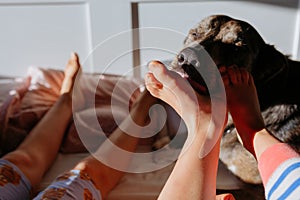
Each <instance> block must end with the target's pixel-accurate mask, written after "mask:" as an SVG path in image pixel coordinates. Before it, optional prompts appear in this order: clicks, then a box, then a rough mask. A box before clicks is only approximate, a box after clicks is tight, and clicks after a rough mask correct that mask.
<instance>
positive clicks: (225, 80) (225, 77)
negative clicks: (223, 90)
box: [222, 74, 230, 87]
mask: <svg viewBox="0 0 300 200" xmlns="http://www.w3.org/2000/svg"><path fill="white" fill-rule="evenodd" d="M222 79H223V83H224V85H225V87H227V86H229V85H230V79H229V75H228V74H224V75H222Z"/></svg>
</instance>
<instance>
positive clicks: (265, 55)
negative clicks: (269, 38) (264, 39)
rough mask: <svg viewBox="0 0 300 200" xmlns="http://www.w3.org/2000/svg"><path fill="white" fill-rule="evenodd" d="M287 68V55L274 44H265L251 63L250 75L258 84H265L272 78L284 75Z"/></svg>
mask: <svg viewBox="0 0 300 200" xmlns="http://www.w3.org/2000/svg"><path fill="white" fill-rule="evenodd" d="M287 69H288V64H287V57H286V56H285V55H283V54H282V53H281V52H279V51H278V50H276V49H275V48H274V46H271V45H268V44H265V45H264V46H263V47H262V48H261V49H260V51H259V53H258V56H257V59H256V61H255V63H253V68H252V71H251V73H252V75H253V77H254V80H255V82H256V83H257V84H258V85H265V84H267V83H269V82H270V81H272V80H275V79H277V78H279V77H282V76H285V75H286V72H287Z"/></svg>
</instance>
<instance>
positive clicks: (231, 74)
mask: <svg viewBox="0 0 300 200" xmlns="http://www.w3.org/2000/svg"><path fill="white" fill-rule="evenodd" d="M227 71H228V77H229V80H230V82H231V83H232V84H237V83H238V78H237V73H236V70H235V69H234V67H229V68H228V70H227Z"/></svg>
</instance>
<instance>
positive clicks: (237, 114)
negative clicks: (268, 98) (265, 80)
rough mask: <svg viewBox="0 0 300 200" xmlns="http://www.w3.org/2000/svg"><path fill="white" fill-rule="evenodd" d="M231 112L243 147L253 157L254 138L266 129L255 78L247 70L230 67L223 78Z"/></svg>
mask: <svg viewBox="0 0 300 200" xmlns="http://www.w3.org/2000/svg"><path fill="white" fill-rule="evenodd" d="M223 80H224V84H225V89H226V94H227V104H228V109H229V112H230V113H231V115H232V118H233V122H234V124H235V126H236V128H237V130H238V133H239V135H240V136H241V138H242V141H243V145H244V146H245V148H246V149H247V150H248V151H250V152H251V153H252V154H253V155H255V154H254V148H253V138H254V135H255V133H256V132H257V131H260V130H261V129H263V128H264V127H265V125H264V121H263V118H262V115H261V111H260V106H259V102H258V97H257V93H256V88H255V85H254V81H253V78H252V76H251V74H250V73H249V72H247V71H246V70H245V69H238V68H234V67H230V68H228V70H227V75H225V76H224V77H223Z"/></svg>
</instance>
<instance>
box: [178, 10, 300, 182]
mask: <svg viewBox="0 0 300 200" xmlns="http://www.w3.org/2000/svg"><path fill="white" fill-rule="evenodd" d="M195 43H198V44H200V45H202V46H203V47H204V49H205V50H206V51H207V52H208V53H209V55H210V56H211V58H212V59H213V60H214V62H215V64H216V65H217V66H231V65H236V66H238V67H244V68H246V69H247V70H248V71H250V72H251V74H252V75H253V77H254V81H255V85H256V87H257V92H258V97H259V101H260V105H261V110H262V115H263V117H264V120H265V124H266V126H267V128H268V130H269V131H270V132H271V133H272V134H273V135H274V136H275V137H276V138H278V139H279V140H280V141H282V142H285V143H288V144H289V145H290V146H291V147H293V148H294V149H295V150H296V151H297V152H300V95H298V93H299V92H300V64H299V63H298V62H296V61H292V60H290V59H289V58H288V57H286V56H285V55H283V54H282V53H280V52H279V51H277V50H276V49H275V48H274V47H273V46H271V45H268V44H266V43H265V42H264V40H263V39H262V37H261V36H260V35H259V33H258V32H257V31H256V30H255V29H254V28H253V27H252V26H251V25H250V24H248V23H247V22H244V21H241V20H237V19H233V18H231V17H228V16H224V15H214V16H209V17H207V18H205V19H203V20H202V21H201V22H200V23H199V24H198V25H197V26H196V27H195V28H193V29H191V30H190V31H189V34H188V36H187V37H186V39H185V42H184V45H185V47H186V48H190V47H189V46H190V45H191V44H195ZM199 62H201V60H200V61H199ZM202 66H205V65H201V67H202ZM173 67H174V68H177V69H178V68H181V69H183V70H184V71H185V73H187V74H188V75H189V76H190V77H191V78H193V79H195V77H198V76H199V74H198V75H195V73H198V72H197V71H196V70H191V68H193V67H194V66H192V65H191V64H190V63H185V65H184V66H182V65H178V59H175V61H174V62H173ZM212 80H214V79H212ZM194 81H196V82H197V81H198V80H194ZM206 84H210V83H206ZM220 155H221V156H220V158H221V160H222V161H223V162H224V163H226V164H227V166H228V168H229V169H230V170H231V171H232V172H233V173H234V174H236V175H237V176H239V177H240V178H241V179H242V180H244V181H246V182H249V183H259V182H260V177H259V174H258V171H257V168H256V161H255V159H254V158H253V157H252V155H250V153H248V152H247V151H246V150H243V149H242V146H241V145H240V144H239V143H238V139H237V137H236V130H235V128H234V125H233V123H232V122H229V123H228V125H227V128H226V129H225V133H224V136H223V140H222V144H221V154H220ZM274 156H276V155H274Z"/></svg>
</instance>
